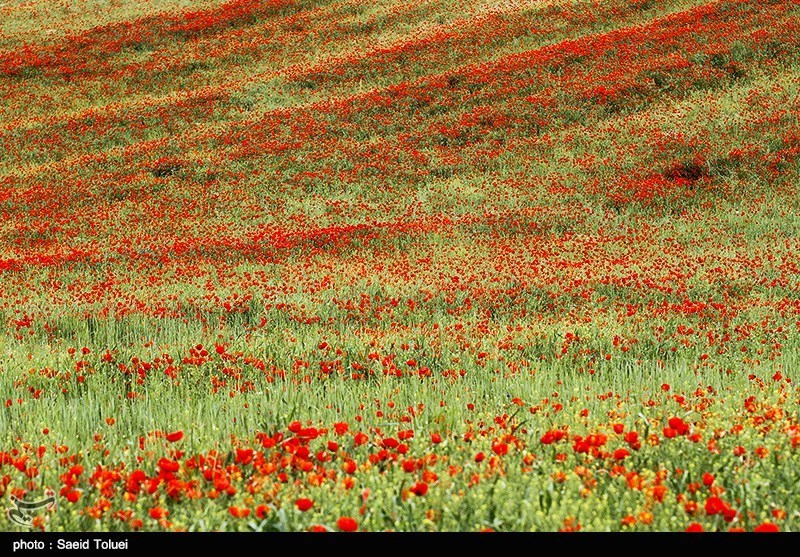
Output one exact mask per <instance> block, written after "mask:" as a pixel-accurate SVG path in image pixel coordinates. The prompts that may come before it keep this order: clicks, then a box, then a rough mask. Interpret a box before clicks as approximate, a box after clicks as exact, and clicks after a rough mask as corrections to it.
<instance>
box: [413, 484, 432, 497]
mask: <svg viewBox="0 0 800 557" xmlns="http://www.w3.org/2000/svg"><path fill="white" fill-rule="evenodd" d="M411 492H412V493H413V494H414V495H416V496H417V497H422V496H423V495H425V494H426V493H428V484H426V483H425V482H417V483H416V484H414V487H412V488H411Z"/></svg>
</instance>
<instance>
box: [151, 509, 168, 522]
mask: <svg viewBox="0 0 800 557" xmlns="http://www.w3.org/2000/svg"><path fill="white" fill-rule="evenodd" d="M168 514H169V511H168V510H166V509H162V508H161V507H153V508H152V509H150V518H154V519H156V520H161V519H162V518H165V517H166V516H167V515H168Z"/></svg>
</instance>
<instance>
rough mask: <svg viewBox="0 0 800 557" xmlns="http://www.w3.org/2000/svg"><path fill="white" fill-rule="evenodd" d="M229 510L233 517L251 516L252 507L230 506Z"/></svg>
mask: <svg viewBox="0 0 800 557" xmlns="http://www.w3.org/2000/svg"><path fill="white" fill-rule="evenodd" d="M228 512H229V513H231V516H232V517H233V518H247V517H248V516H250V509H248V508H247V507H234V506H231V507H228Z"/></svg>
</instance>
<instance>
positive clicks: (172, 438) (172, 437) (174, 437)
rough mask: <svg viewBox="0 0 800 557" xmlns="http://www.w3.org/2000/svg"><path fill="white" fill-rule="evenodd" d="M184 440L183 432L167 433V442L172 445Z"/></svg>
mask: <svg viewBox="0 0 800 557" xmlns="http://www.w3.org/2000/svg"><path fill="white" fill-rule="evenodd" d="M181 439H183V432H182V431H173V432H172V433H167V441H169V442H170V443H175V442H176V441H180V440H181Z"/></svg>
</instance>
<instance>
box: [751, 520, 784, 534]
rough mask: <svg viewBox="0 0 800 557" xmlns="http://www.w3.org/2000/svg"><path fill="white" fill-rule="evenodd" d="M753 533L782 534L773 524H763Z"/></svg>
mask: <svg viewBox="0 0 800 557" xmlns="http://www.w3.org/2000/svg"><path fill="white" fill-rule="evenodd" d="M753 532H759V533H769V532H780V529H779V528H778V527H777V526H776V525H775V524H773V523H772V522H762V523H761V524H759V525H758V526H756V527H755V528H754V529H753Z"/></svg>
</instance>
